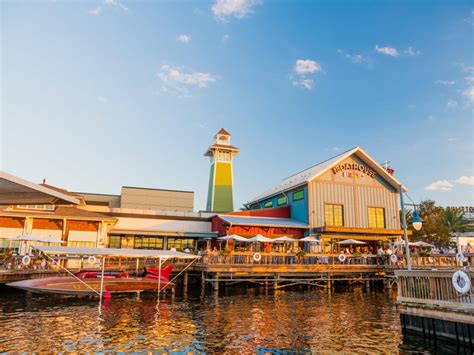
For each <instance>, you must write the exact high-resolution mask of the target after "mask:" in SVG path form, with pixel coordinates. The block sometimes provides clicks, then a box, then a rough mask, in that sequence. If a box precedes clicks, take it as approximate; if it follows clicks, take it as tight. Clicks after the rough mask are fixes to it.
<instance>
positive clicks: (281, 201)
mask: <svg viewBox="0 0 474 355" xmlns="http://www.w3.org/2000/svg"><path fill="white" fill-rule="evenodd" d="M283 205H286V196H281V197H278V198H277V206H283Z"/></svg>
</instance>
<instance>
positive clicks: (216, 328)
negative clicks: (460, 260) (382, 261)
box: [0, 288, 418, 353]
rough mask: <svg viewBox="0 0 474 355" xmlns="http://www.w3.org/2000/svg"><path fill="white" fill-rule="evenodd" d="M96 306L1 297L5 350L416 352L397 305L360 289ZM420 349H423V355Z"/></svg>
mask: <svg viewBox="0 0 474 355" xmlns="http://www.w3.org/2000/svg"><path fill="white" fill-rule="evenodd" d="M226 292H227V293H229V294H228V295H221V296H215V295H212V294H211V295H207V296H206V297H204V298H200V297H199V292H198V293H197V294H193V293H188V295H187V297H186V298H185V299H183V298H182V297H178V296H177V297H176V298H175V300H174V301H171V300H163V301H161V302H160V304H159V306H158V307H159V309H158V310H157V308H156V307H157V303H156V298H155V297H153V295H150V296H148V297H142V298H141V299H136V298H135V297H120V298H112V300H111V301H110V303H109V304H108V305H106V306H105V307H103V308H102V310H101V311H100V312H99V309H98V307H97V302H96V301H91V300H78V299H72V298H59V297H51V296H33V297H29V296H26V295H25V294H24V293H19V292H11V291H9V292H7V291H6V290H5V289H3V290H2V296H1V297H0V329H1V333H0V350H2V351H19V352H21V351H33V350H34V351H127V350H134V351H137V352H141V351H143V352H144V351H184V352H214V353H215V352H226V353H250V352H255V351H259V352H262V353H264V352H267V351H272V350H277V349H278V350H279V351H282V350H283V351H285V350H287V351H292V352H295V351H297V352H336V351H337V352H354V351H360V352H364V353H372V352H378V353H380V352H385V353H393V352H398V351H399V350H400V349H401V350H402V351H403V352H406V351H411V348H410V347H409V346H405V347H403V346H402V348H399V346H400V345H401V344H402V336H401V332H400V324H399V318H398V314H397V312H396V308H395V304H394V300H393V298H392V297H387V294H385V293H383V292H367V291H366V290H365V289H364V288H356V289H353V290H352V291H350V292H336V293H333V294H331V295H329V294H328V293H325V292H323V291H304V292H303V291H297V292H292V291H288V292H281V291H279V292H277V293H276V294H272V293H270V294H267V295H265V294H259V293H258V292H257V291H256V290H240V291H236V290H235V289H233V290H231V291H228V290H226ZM416 349H418V348H416Z"/></svg>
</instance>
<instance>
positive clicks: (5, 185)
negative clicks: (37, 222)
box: [0, 171, 81, 205]
mask: <svg viewBox="0 0 474 355" xmlns="http://www.w3.org/2000/svg"><path fill="white" fill-rule="evenodd" d="M44 203H62V204H73V205H79V204H80V203H81V201H80V199H79V198H77V197H76V196H74V195H71V193H66V192H65V190H61V189H57V188H53V187H52V186H48V185H40V184H34V183H32V182H29V181H26V180H23V179H21V178H19V177H16V176H13V175H10V174H7V173H5V172H3V171H0V204H2V205H15V204H44Z"/></svg>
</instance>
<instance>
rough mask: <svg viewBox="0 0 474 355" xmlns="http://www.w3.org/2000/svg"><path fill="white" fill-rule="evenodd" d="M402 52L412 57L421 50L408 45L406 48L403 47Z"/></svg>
mask: <svg viewBox="0 0 474 355" xmlns="http://www.w3.org/2000/svg"><path fill="white" fill-rule="evenodd" d="M404 52H405V54H406V55H409V56H410V57H414V56H416V55H420V54H421V51H420V50H419V49H416V48H413V47H408V48H407V49H405V51H404Z"/></svg>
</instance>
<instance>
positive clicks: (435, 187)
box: [425, 180, 453, 192]
mask: <svg viewBox="0 0 474 355" xmlns="http://www.w3.org/2000/svg"><path fill="white" fill-rule="evenodd" d="M452 189H453V184H451V183H450V182H449V181H448V180H438V181H435V182H433V183H432V184H430V185H428V186H426V187H425V190H427V191H442V192H448V191H451V190H452Z"/></svg>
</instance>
